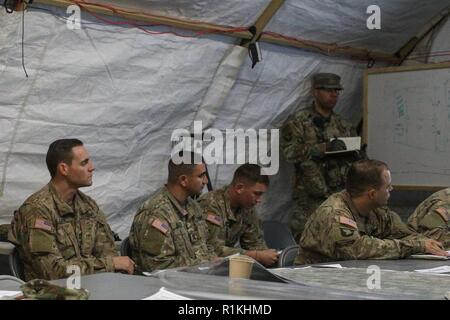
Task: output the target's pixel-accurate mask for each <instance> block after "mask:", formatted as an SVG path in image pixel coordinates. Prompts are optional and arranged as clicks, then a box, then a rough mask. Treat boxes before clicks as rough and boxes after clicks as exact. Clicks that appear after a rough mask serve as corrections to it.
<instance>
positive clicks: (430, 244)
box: [425, 239, 449, 256]
mask: <svg viewBox="0 0 450 320" xmlns="http://www.w3.org/2000/svg"><path fill="white" fill-rule="evenodd" d="M425 252H426V253H429V254H433V255H436V256H448V255H449V254H448V253H447V251H445V250H444V248H443V247H442V243H440V242H439V241H436V240H433V239H428V240H426V241H425Z"/></svg>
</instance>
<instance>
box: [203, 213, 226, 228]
mask: <svg viewBox="0 0 450 320" xmlns="http://www.w3.org/2000/svg"><path fill="white" fill-rule="evenodd" d="M206 220H208V221H209V222H211V223H214V224H216V225H218V226H220V227H222V226H223V220H222V218H221V217H219V216H216V215H215V214H213V213H210V212H209V213H208V215H207V216H206Z"/></svg>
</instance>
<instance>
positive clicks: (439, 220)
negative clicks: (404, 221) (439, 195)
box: [410, 201, 450, 248]
mask: <svg viewBox="0 0 450 320" xmlns="http://www.w3.org/2000/svg"><path fill="white" fill-rule="evenodd" d="M449 210H450V208H449V206H448V204H447V203H443V202H442V201H439V202H437V203H435V204H434V205H433V206H431V207H430V208H429V209H428V210H427V212H426V213H425V214H423V216H422V215H420V216H419V215H417V214H416V215H415V216H414V215H413V216H414V218H413V216H411V217H410V225H412V223H411V220H414V224H415V225H416V230H417V231H418V232H420V233H422V234H423V235H425V236H427V237H429V238H432V239H435V240H437V241H440V242H442V243H443V245H444V247H445V248H448V247H450V211H449ZM412 218H413V219H412Z"/></svg>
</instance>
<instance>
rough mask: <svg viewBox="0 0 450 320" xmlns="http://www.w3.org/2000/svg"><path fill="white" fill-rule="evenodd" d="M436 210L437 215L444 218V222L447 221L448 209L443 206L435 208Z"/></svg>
mask: <svg viewBox="0 0 450 320" xmlns="http://www.w3.org/2000/svg"><path fill="white" fill-rule="evenodd" d="M436 212H437V213H439V215H440V216H441V217H442V219H444V221H445V222H447V221H448V211H447V209H445V208H442V207H441V208H437V209H436Z"/></svg>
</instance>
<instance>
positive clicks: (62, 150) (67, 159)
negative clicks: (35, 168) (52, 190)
mask: <svg viewBox="0 0 450 320" xmlns="http://www.w3.org/2000/svg"><path fill="white" fill-rule="evenodd" d="M82 145H83V142H81V141H80V140H78V139H59V140H56V141H53V142H52V143H51V144H50V146H49V147H48V151H47V156H46V158H45V162H46V163H47V168H48V171H49V172H50V176H51V177H52V178H54V177H55V176H56V172H57V167H58V164H60V163H61V162H64V163H66V164H68V165H70V164H71V163H72V159H73V152H72V149H73V148H74V147H78V146H82Z"/></svg>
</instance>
